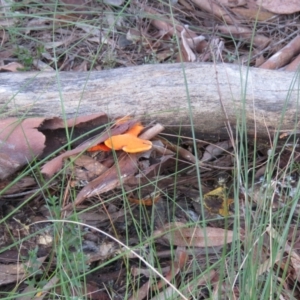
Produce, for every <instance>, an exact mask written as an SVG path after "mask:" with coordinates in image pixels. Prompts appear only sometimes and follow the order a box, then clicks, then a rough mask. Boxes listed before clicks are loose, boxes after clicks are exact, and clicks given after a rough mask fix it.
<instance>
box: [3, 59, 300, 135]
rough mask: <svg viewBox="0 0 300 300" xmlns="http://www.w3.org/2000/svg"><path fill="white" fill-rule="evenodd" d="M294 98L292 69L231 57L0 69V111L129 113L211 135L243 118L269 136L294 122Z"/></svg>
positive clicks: (26, 113)
mask: <svg viewBox="0 0 300 300" xmlns="http://www.w3.org/2000/svg"><path fill="white" fill-rule="evenodd" d="M298 106H299V84H298V77H297V76H296V75H295V73H289V72H282V71H270V70H263V69H255V68H247V67H241V66H237V65H233V64H218V65H214V64H211V63H188V64H184V65H183V64H164V65H163V64H162V65H143V66H138V67H130V68H120V69H114V70H104V71H100V72H60V73H56V72H53V73H52V72H36V73H34V72H24V73H23V72H19V73H1V74H0V107H1V117H5V116H26V117H28V116H46V117H51V116H66V117H74V116H76V115H86V114H90V113H95V112H105V113H107V114H108V115H110V116H112V117H114V116H120V115H127V114H130V115H135V116H139V117H141V118H142V119H144V120H156V121H158V122H160V123H162V124H163V125H165V126H169V127H174V126H175V127H181V128H183V129H186V130H189V129H190V124H191V122H192V124H193V126H194V128H195V130H196V132H200V133H206V134H213V135H218V134H221V135H222V134H224V133H226V132H227V128H226V124H230V125H231V126H232V129H233V131H235V128H236V126H239V125H240V124H241V123H242V120H246V124H247V131H248V133H249V134H250V135H254V134H255V133H257V135H260V136H265V137H267V136H268V132H269V133H270V134H271V136H272V135H273V134H274V132H276V130H293V129H295V127H296V126H297V121H298V120H299V117H300V115H299V108H298ZM186 130H185V132H186Z"/></svg>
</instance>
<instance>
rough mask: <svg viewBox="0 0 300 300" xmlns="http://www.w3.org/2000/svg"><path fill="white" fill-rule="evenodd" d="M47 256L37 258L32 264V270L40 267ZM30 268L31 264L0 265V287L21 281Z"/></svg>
mask: <svg viewBox="0 0 300 300" xmlns="http://www.w3.org/2000/svg"><path fill="white" fill-rule="evenodd" d="M47 257H48V256H43V257H39V258H37V259H36V260H35V262H34V268H38V267H39V266H41V265H42V263H43V262H44V261H45V259H46V258H47ZM30 267H32V262H31V261H28V262H26V263H23V264H20V263H19V262H18V263H16V264H0V286H3V285H6V284H9V283H13V282H16V281H17V280H22V278H23V277H25V276H26V272H27V269H28V268H30Z"/></svg>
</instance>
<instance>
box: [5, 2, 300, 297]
mask: <svg viewBox="0 0 300 300" xmlns="http://www.w3.org/2000/svg"><path fill="white" fill-rule="evenodd" d="M2 2H3V1H2ZM122 3H123V2H122V1H107V2H106V3H102V2H101V3H100V2H99V1H97V2H94V1H88V2H86V1H82V0H63V1H61V6H58V7H57V9H56V10H55V12H54V11H53V10H52V8H51V6H48V5H45V6H43V5H41V6H37V7H36V8H35V14H33V13H32V8H31V6H30V5H29V3H25V2H24V3H19V4H18V5H16V6H14V7H12V6H10V5H11V4H9V3H7V2H5V5H3V6H2V7H1V9H0V24H1V27H2V31H1V33H0V38H1V39H2V42H1V47H2V48H1V49H0V71H1V72H18V71H20V70H22V71H26V70H49V71H55V69H54V68H55V66H57V67H58V68H59V70H61V71H86V70H96V71H99V70H102V69H107V68H117V67H124V66H132V65H140V64H144V63H161V62H164V63H169V62H175V61H184V62H186V63H188V62H192V61H195V62H203V61H206V62H207V61H213V62H215V61H223V62H228V63H234V64H240V63H242V64H246V65H250V66H255V67H260V68H266V69H280V70H286V71H295V70H297V68H298V67H299V62H300V58H299V57H300V51H299V47H298V44H299V43H298V40H299V38H298V36H297V33H298V25H297V24H298V20H299V11H300V9H299V3H298V2H297V1H226V0H224V1H223V0H222V1H221V0H220V1H215V2H213V3H212V2H211V1H207V0H203V1H202V0H195V1H194V0H193V1H185V0H179V1H172V2H170V3H168V5H164V4H163V3H162V2H157V3H150V2H141V1H130V3H128V5H127V4H126V5H125V4H124V3H123V4H122ZM15 4H16V3H15ZM119 9H122V11H123V12H124V15H123V14H122V15H120V10H119ZM170 9H171V10H172V17H170V16H171V14H170ZM41 10H42V11H41ZM39 11H40V12H41V16H43V17H41V16H40V15H39ZM20 12H21V14H20ZM20 15H22V16H23V17H22V19H21V18H20V17H19V16H20ZM99 16H101V17H99ZM11 26H15V27H16V28H17V29H18V30H16V31H13V32H12V31H11V30H9V28H11ZM13 35H14V36H13ZM12 40H18V41H19V43H20V45H21V47H20V46H19V45H15V43H12ZM66 48H68V51H66ZM99 48H101V49H100V50H99ZM95 56H96V57H97V58H96V59H95ZM81 118H82V119H80V118H75V119H73V120H68V121H67V122H65V121H64V120H62V119H58V118H52V119H38V118H36V119H25V120H15V119H14V120H13V119H11V120H10V121H8V120H2V121H1V122H8V123H1V126H0V128H1V132H0V139H1V148H0V157H1V161H0V174H1V183H0V188H1V192H0V200H1V203H0V204H1V205H0V211H1V217H2V218H3V220H4V222H2V223H1V224H0V231H1V236H2V239H1V250H0V273H1V274H5V275H3V277H2V278H1V280H0V286H1V287H2V288H3V291H4V289H5V290H6V291H13V290H16V291H18V293H21V292H22V293H23V295H24V296H23V297H24V299H25V297H26V293H27V292H30V293H32V294H33V295H35V299H42V298H46V297H47V295H46V294H47V292H48V291H49V290H52V291H54V292H55V293H56V295H60V294H61V293H62V291H61V290H60V289H59V288H56V287H55V285H56V284H59V282H60V280H59V279H58V278H57V277H56V276H55V275H54V276H53V277H52V275H53V272H52V271H53V269H55V259H54V260H53V259H52V258H53V257H54V258H55V255H56V253H55V252H52V251H54V250H53V249H54V242H55V241H56V240H59V239H60V238H61V237H59V236H57V235H56V236H55V234H54V230H53V224H52V223H51V220H53V219H55V218H61V219H62V220H64V219H69V218H72V217H74V214H76V217H77V219H78V220H79V221H82V222H83V223H85V224H87V225H91V226H94V227H95V229H97V228H99V229H102V230H104V231H105V232H108V233H109V234H111V235H112V236H114V237H116V238H117V239H119V241H121V242H125V243H126V244H127V245H128V246H129V247H131V248H132V249H134V251H136V252H137V253H139V254H140V255H141V257H143V258H146V259H147V261H149V262H153V263H152V265H153V268H154V269H155V270H156V271H157V272H158V273H159V274H161V276H163V277H164V278H165V279H167V280H168V281H169V282H172V283H174V284H175V285H176V287H175V288H178V289H180V291H181V292H182V293H183V294H184V295H185V297H186V298H194V299H206V298H209V297H210V298H218V297H219V295H220V293H221V294H222V298H224V299H233V298H238V297H241V295H239V288H240V287H239V280H238V276H239V275H240V274H241V273H243V272H244V271H245V270H244V268H243V267H244V264H246V263H247V261H250V263H249V264H248V266H249V265H251V267H252V265H253V262H256V261H257V259H258V260H259V264H260V265H259V268H258V270H257V273H256V274H255V275H256V276H257V280H258V282H264V280H265V278H266V277H264V276H266V274H267V273H271V274H272V275H273V276H276V278H277V279H278V281H280V282H282V283H284V284H283V285H284V290H282V294H281V295H280V297H281V298H282V299H290V298H291V297H294V298H295V299H297V298H299V297H300V296H299V290H300V288H299V282H298V278H299V251H298V249H299V238H298V236H299V226H298V222H297V219H298V217H299V212H300V209H299V208H300V207H299V204H298V201H297V200H298V182H299V156H300V154H299V149H298V148H299V146H298V145H297V144H296V146H295V147H294V146H293V147H292V148H291V147H290V146H287V145H285V144H284V143H285V142H286V143H288V142H291V141H292V139H293V138H294V137H296V138H297V137H298V136H297V134H298V132H297V131H294V132H291V133H287V134H284V133H283V134H282V138H283V139H284V142H283V143H282V144H283V146H282V147H281V148H277V149H275V150H274V157H275V158H276V164H275V167H274V169H271V170H270V169H269V168H270V166H269V163H270V155H269V154H268V151H269V150H270V148H272V145H265V144H262V145H259V147H258V148H255V147H254V145H253V144H251V143H250V142H249V145H248V148H249V149H251V151H250V153H249V154H248V155H249V157H247V159H248V162H247V163H245V166H244V165H243V166H242V168H244V169H243V170H247V171H248V173H249V178H250V176H252V177H251V178H254V182H253V181H251V180H250V179H249V178H246V177H245V178H239V182H236V181H235V180H236V174H235V173H234V172H235V171H236V166H235V165H234V161H235V155H236V154H235V153H234V151H233V148H232V146H233V145H232V144H231V141H228V140H221V141H199V140H197V142H196V144H197V145H196V146H197V149H194V145H193V143H190V140H189V139H188V138H187V137H179V138H180V142H179V141H178V140H177V138H176V139H175V140H176V142H174V139H173V142H172V141H171V139H170V140H168V137H169V135H167V134H164V131H163V128H161V130H157V129H155V130H154V132H155V134H149V132H150V131H151V130H152V129H153V128H154V127H155V126H156V125H158V124H156V125H155V126H152V125H150V126H148V127H147V128H146V129H147V130H146V129H144V131H143V132H142V133H141V134H140V132H139V133H137V134H136V135H135V138H139V139H142V140H146V141H148V142H146V143H145V144H146V145H147V146H148V148H149V149H148V150H146V149H141V148H139V149H138V151H137V153H133V152H131V151H130V150H129V151H127V152H128V153H127V152H124V151H123V150H126V145H124V144H123V142H124V140H125V141H127V138H128V137H131V138H132V134H130V129H131V128H134V126H135V125H138V124H139V121H138V120H134V119H133V120H130V119H127V121H125V122H124V123H122V124H118V120H109V118H108V117H107V116H106V115H105V114H99V115H90V116H87V117H81ZM3 124H4V125H3ZM2 125H3V126H2ZM66 126H68V128H69V129H68V134H66ZM96 128H98V130H95V129H96ZM8 132H9V134H8ZM87 132H91V133H90V134H87ZM128 132H129V134H128ZM147 133H148V136H147ZM159 133H160V134H159ZM118 135H119V136H121V139H123V140H122V143H121V146H120V149H117V148H119V147H117V146H116V147H114V145H116V144H115V143H110V142H109V141H111V142H113V139H115V138H113V137H115V136H118ZM119 141H120V140H119ZM131 141H134V142H136V139H132V140H131ZM105 142H106V143H105ZM235 142H236V143H237V141H235ZM106 144H108V145H109V146H110V147H108V146H106ZM129 144H130V146H132V145H133V143H132V142H129ZM292 144H293V145H295V143H292ZM104 146H105V147H106V148H104ZM150 146H151V147H150ZM93 147H96V148H97V147H98V151H88V150H91V149H93ZM101 147H102V150H101ZM96 148H94V149H96ZM111 148H114V149H111ZM123 148H124V149H123ZM12 149H13V150H12ZM104 149H105V150H104ZM122 149H123V150H122ZM140 150H143V151H145V152H139V151H140ZM50 155H52V157H51V158H50ZM43 159H46V160H47V161H46V162H45V161H42V160H43ZM254 159H255V160H256V162H257V164H255V165H254V164H253V160H254ZM36 164H37V166H36ZM40 166H42V167H41V168H40ZM33 167H34V168H38V169H39V170H40V169H41V172H39V175H38V176H33V174H32V172H31V171H30V172H28V170H30V169H32V168H33ZM197 167H199V170H200V179H201V180H200V181H199V178H198V176H197ZM23 170H24V171H25V173H26V170H27V173H26V174H27V175H24V176H23V177H22V176H21V175H20V176H21V178H18V175H19V174H22V173H21V172H22V171H23ZM265 174H269V176H270V177H271V178H267V176H265ZM15 178H16V179H15ZM51 180H52V183H50V181H51ZM48 181H49V182H48ZM61 191H63V199H62V196H61ZM246 212H250V213H251V222H250V223H253V224H254V225H253V226H255V224H257V223H258V224H260V223H259V219H261V218H263V216H264V217H266V219H268V220H269V221H270V224H271V225H269V226H268V227H267V228H263V230H262V231H261V236H262V237H263V239H262V241H263V247H261V245H258V244H255V243H254V245H253V244H251V246H250V248H249V243H253V240H251V238H250V237H251V234H252V232H249V228H248V227H247V224H248V223H249V220H246V218H245V216H246ZM55 213H56V214H55ZM270 216H271V217H270ZM234 218H237V220H238V221H239V226H240V228H238V229H237V228H236V227H235V225H234ZM278 220H280V221H278ZM37 221H44V222H46V223H40V224H34V225H32V224H33V223H34V222H37ZM247 222H248V223H247ZM286 222H287V224H290V225H289V228H288V230H284V223H286ZM137 224H138V225H137ZM4 225H5V226H4ZM272 226H273V227H272ZM64 230H65V232H67V231H68V227H67V226H64ZM257 230H258V229H257ZM79 231H80V232H81V233H82V236H83V239H77V240H75V242H74V240H73V239H74V236H77V235H78V232H76V234H74V232H72V231H71V233H70V234H69V235H68V236H65V237H63V238H62V240H64V243H65V245H66V248H67V249H68V250H70V252H71V253H73V255H74V253H77V254H78V253H79V254H83V255H84V257H85V259H86V261H87V265H88V267H89V268H90V270H91V272H90V273H89V274H86V270H82V272H81V274H83V275H84V276H85V278H86V280H85V286H84V284H83V283H82V282H81V284H78V285H77V286H76V288H78V291H79V290H80V291H79V294H80V293H81V294H85V293H86V295H87V297H89V298H90V299H111V298H112V297H113V293H114V298H115V299H124V295H128V293H129V294H130V296H131V297H132V299H146V298H149V299H165V298H166V297H167V296H169V297H170V298H171V297H172V299H179V298H180V297H179V294H178V293H177V291H176V289H175V288H174V286H171V285H169V286H164V285H165V281H163V280H161V277H159V276H158V277H157V278H158V279H157V280H153V278H154V277H155V276H157V273H155V272H150V270H151V271H153V270H152V269H150V268H149V267H148V266H146V265H143V264H141V263H140V261H139V260H138V259H136V256H130V255H129V253H128V251H127V250H125V249H123V248H122V247H120V245H118V243H116V242H112V241H111V240H105V239H103V236H101V235H100V234H98V233H97V231H92V230H91V231H87V228H84V227H80V229H79ZM286 231H288V239H287V242H286V244H284V245H283V242H282V240H281V238H280V236H281V234H283V233H284V232H286ZM278 232H279V233H278ZM31 235H32V236H31ZM54 237H55V238H54ZM248 239H249V242H248ZM270 239H272V240H275V241H276V242H277V243H278V244H280V243H281V247H282V248H281V250H280V252H278V255H277V256H276V257H275V258H274V259H271V258H270V257H272V252H271V251H272V248H271V247H270V244H269V241H270ZM69 240H70V242H69V243H67V241H69ZM16 241H19V242H16ZM11 245H17V247H11ZM234 245H235V247H236V246H237V247H239V249H241V251H242V255H243V257H242V258H243V263H242V264H238V263H237V264H235V265H234V267H233V268H232V269H231V271H232V274H233V275H232V276H233V277H232V276H231V275H230V274H226V276H227V277H226V276H225V279H226V280H227V281H226V280H224V278H222V276H223V275H222V274H221V273H222V271H220V270H222V268H223V263H224V262H225V261H223V259H220V257H221V255H222V253H224V252H225V253H226V256H225V258H226V262H225V263H229V259H230V258H229V257H230V253H231V251H232V250H233V249H235V248H234ZM154 247H155V251H153V249H154ZM76 251H77V252H76ZM51 253H54V254H53V256H52V254H51ZM249 253H250V254H251V253H253V255H252V256H251V255H249ZM33 254H34V255H35V256H34V257H37V259H38V260H40V261H44V260H45V259H46V261H47V262H46V263H42V266H41V264H40V263H39V262H38V261H37V263H36V264H35V265H32V259H31V258H32V255H33ZM129 256H130V257H129ZM124 257H127V258H128V259H130V260H129V262H128V264H127V266H125V265H124V264H123V259H124ZM281 257H284V258H285V259H283V260H282V259H281ZM112 258H114V259H113V260H111V259H112ZM227 259H228V260H227ZM75 261H76V260H75ZM230 263H231V262H230ZM21 264H23V265H24V266H27V267H28V268H25V269H24V268H23V269H22V270H20V269H18V267H19V266H20V265H21ZM46 264H47V265H48V266H50V268H45V265H46ZM101 264H102V265H101ZM99 265H100V266H101V268H100V269H99ZM33 266H34V267H33ZM226 266H227V265H226ZM63 267H64V272H66V273H68V272H69V274H72V272H71V270H68V269H67V268H66V267H67V265H64V266H63ZM34 268H35V269H34ZM245 268H246V267H245ZM33 269H34V270H35V271H36V272H44V274H43V276H44V278H45V279H46V281H47V283H46V284H45V286H44V289H43V292H44V293H40V292H39V287H38V281H39V280H41V278H39V277H35V276H34V275H33ZM15 270H17V274H15ZM69 274H68V275H69ZM103 274H105V276H103ZM128 274H129V275H130V278H132V281H130V282H129V286H130V289H129V291H126V289H125V288H124V282H126V276H127V278H128ZM154 274H155V275H154ZM21 278H34V280H36V281H33V280H32V281H31V282H29V283H30V284H29V283H28V282H26V281H23V282H21V281H20V279H21ZM95 278H98V279H99V280H98V281H97V282H96V281H95ZM241 278H242V277H241ZM8 279H9V281H7V280H8ZM220 280H222V284H220ZM32 282H34V284H33V285H32ZM40 282H42V280H41V281H40ZM111 282H113V284H111ZM228 282H229V283H230V284H228ZM107 286H109V287H110V288H111V289H110V290H109V289H107ZM163 286H164V288H162V287H163ZM103 288H104V290H101V291H99V289H103ZM259 289H261V290H262V288H261V286H260V285H258V290H259ZM112 291H114V292H112ZM116 291H117V292H116ZM72 292H73V293H74V294H73V296H74V297H75V296H78V295H77V294H76V293H75V290H74V289H73V290H72ZM97 292H99V293H98V294H97ZM1 293H2V291H1ZM75 294H76V295H75ZM291 295H292V296H291ZM1 296H2V294H1ZM275 296H276V297H277V296H278V295H274V297H275ZM20 299H21V298H20Z"/></svg>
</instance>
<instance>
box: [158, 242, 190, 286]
mask: <svg viewBox="0 0 300 300" xmlns="http://www.w3.org/2000/svg"><path fill="white" fill-rule="evenodd" d="M187 260H188V255H187V252H186V249H185V247H177V249H176V251H175V259H174V260H172V263H173V265H172V267H171V268H170V271H169V272H168V273H167V274H166V275H165V278H166V279H167V280H168V281H169V282H171V281H172V279H173V278H174V277H175V276H176V275H177V274H178V273H179V272H180V270H182V269H183V268H184V266H185V264H186V262H187ZM165 285H166V281H164V280H161V281H160V282H158V283H157V284H156V285H155V287H153V289H156V290H160V289H161V288H163V287H164V286H165Z"/></svg>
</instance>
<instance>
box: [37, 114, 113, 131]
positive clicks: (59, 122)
mask: <svg viewBox="0 0 300 300" xmlns="http://www.w3.org/2000/svg"><path fill="white" fill-rule="evenodd" d="M98 118H101V123H103V124H105V123H106V122H108V117H107V115H106V114H105V113H97V114H90V115H86V116H78V117H75V118H72V119H68V120H66V121H65V120H63V119H62V118H58V117H54V118H51V119H47V120H45V121H44V123H43V124H42V125H41V126H40V127H39V129H40V130H46V129H49V130H55V129H60V128H66V126H67V127H73V126H76V125H79V124H82V123H87V122H90V121H94V120H95V119H98ZM97 125H98V126H99V124H97Z"/></svg>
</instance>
